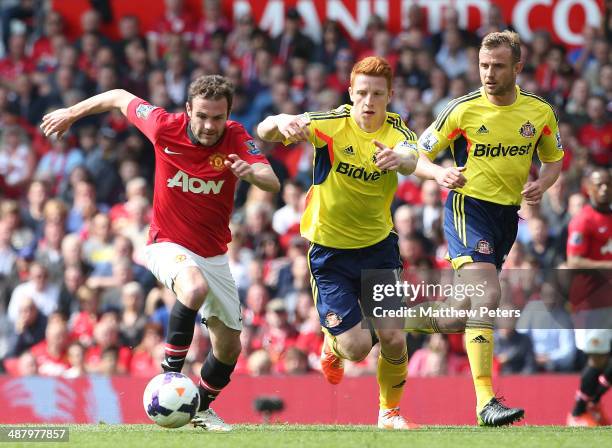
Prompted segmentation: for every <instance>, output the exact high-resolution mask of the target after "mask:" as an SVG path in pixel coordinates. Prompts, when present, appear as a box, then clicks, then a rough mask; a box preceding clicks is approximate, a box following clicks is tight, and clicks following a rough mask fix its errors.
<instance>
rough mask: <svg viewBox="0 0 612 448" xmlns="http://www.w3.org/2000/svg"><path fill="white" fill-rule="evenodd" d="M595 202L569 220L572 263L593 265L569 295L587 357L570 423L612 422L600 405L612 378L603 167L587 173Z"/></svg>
mask: <svg viewBox="0 0 612 448" xmlns="http://www.w3.org/2000/svg"><path fill="white" fill-rule="evenodd" d="M588 181H589V182H588V193H589V199H590V204H588V205H586V206H585V207H584V208H583V209H582V210H581V211H580V213H578V214H577V215H576V216H574V218H572V220H571V221H570V223H569V229H568V240H567V264H568V266H569V267H570V268H573V269H581V270H582V269H584V270H587V269H593V270H597V271H593V272H594V273H595V272H596V274H595V275H590V274H586V273H585V272H584V271H583V272H582V273H579V274H577V275H575V276H574V278H573V281H572V289H571V291H570V301H571V302H572V307H573V309H574V311H575V312H576V315H577V316H578V317H579V318H580V320H578V322H577V328H576V346H577V347H578V348H579V349H580V350H582V351H583V352H584V353H585V354H586V355H587V357H588V361H587V366H586V368H585V370H584V372H583V373H582V377H581V380H580V389H579V390H578V391H577V392H576V403H575V405H574V409H573V410H572V412H571V413H570V414H569V415H568V417H567V424H568V425H570V426H598V425H605V424H608V422H607V419H606V417H605V415H604V414H603V412H602V410H601V409H600V407H599V400H600V399H601V396H602V395H603V394H604V393H605V392H606V391H607V390H608V389H609V388H610V384H612V363H611V362H610V342H611V341H612V301H611V300H610V286H611V284H610V278H611V276H610V273H609V272H610V271H607V272H605V271H604V272H603V273H602V272H601V270H604V269H605V270H610V269H612V210H611V209H610V199H611V198H612V196H611V193H612V191H610V188H611V187H612V185H611V182H610V173H609V171H607V170H605V169H603V168H598V169H596V170H595V171H593V172H592V173H591V175H590V176H589V179H588Z"/></svg>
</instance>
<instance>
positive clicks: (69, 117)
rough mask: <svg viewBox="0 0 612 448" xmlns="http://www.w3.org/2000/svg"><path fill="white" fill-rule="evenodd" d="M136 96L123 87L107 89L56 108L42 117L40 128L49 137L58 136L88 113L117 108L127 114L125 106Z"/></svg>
mask: <svg viewBox="0 0 612 448" xmlns="http://www.w3.org/2000/svg"><path fill="white" fill-rule="evenodd" d="M134 98H136V96H134V95H132V94H131V93H130V92H127V91H125V90H123V89H114V90H109V91H107V92H104V93H100V94H99V95H95V96H92V97H91V98H87V99H86V100H83V101H81V102H80V103H77V104H75V105H74V106H71V107H67V108H64V109H57V110H55V111H53V112H51V113H48V114H47V115H45V116H44V117H43V120H42V123H41V125H40V128H41V129H42V131H43V132H44V134H45V135H46V136H47V137H49V136H50V135H53V134H55V133H57V136H58V138H59V137H61V136H62V135H64V134H65V133H66V131H67V130H68V129H70V126H72V123H74V122H75V121H77V120H79V119H80V118H83V117H86V116H88V115H94V114H100V113H102V112H108V111H109V110H112V109H119V110H121V113H123V115H126V116H127V108H128V104H130V101H132V100H133V99H134Z"/></svg>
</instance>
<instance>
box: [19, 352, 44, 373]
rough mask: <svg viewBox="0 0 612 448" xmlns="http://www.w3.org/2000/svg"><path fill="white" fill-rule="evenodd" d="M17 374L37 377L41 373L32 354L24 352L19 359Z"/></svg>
mask: <svg viewBox="0 0 612 448" xmlns="http://www.w3.org/2000/svg"><path fill="white" fill-rule="evenodd" d="M17 373H18V375H19V376H35V375H38V374H39V373H40V372H39V371H38V366H37V365H36V358H34V355H33V354H32V353H31V352H29V351H27V352H23V353H22V355H21V356H20V357H19V361H18V366H17Z"/></svg>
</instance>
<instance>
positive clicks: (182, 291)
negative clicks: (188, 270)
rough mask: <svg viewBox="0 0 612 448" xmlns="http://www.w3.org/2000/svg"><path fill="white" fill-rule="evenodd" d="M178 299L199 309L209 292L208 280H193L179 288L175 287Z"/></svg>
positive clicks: (190, 306)
mask: <svg viewBox="0 0 612 448" xmlns="http://www.w3.org/2000/svg"><path fill="white" fill-rule="evenodd" d="M175 291H176V295H177V297H178V299H179V300H180V301H181V302H182V303H183V304H184V305H185V306H188V307H189V308H192V309H197V308H199V307H200V306H202V303H204V299H205V298H206V295H207V294H208V285H207V284H206V281H204V280H202V281H197V280H196V281H192V282H189V283H188V284H185V282H183V284H181V285H180V287H179V288H175Z"/></svg>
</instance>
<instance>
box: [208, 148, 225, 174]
mask: <svg viewBox="0 0 612 448" xmlns="http://www.w3.org/2000/svg"><path fill="white" fill-rule="evenodd" d="M209 160H210V166H212V167H213V169H215V170H217V171H223V169H224V168H225V165H224V164H223V162H225V156H224V155H223V154H221V153H219V152H216V153H214V154H212V155H211V156H210V159H209Z"/></svg>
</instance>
